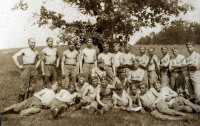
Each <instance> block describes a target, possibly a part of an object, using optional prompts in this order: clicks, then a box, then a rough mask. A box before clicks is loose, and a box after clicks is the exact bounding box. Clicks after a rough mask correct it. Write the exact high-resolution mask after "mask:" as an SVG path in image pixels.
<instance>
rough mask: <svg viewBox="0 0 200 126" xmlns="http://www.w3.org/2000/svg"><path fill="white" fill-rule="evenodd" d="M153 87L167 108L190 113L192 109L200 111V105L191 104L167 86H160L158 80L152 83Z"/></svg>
mask: <svg viewBox="0 0 200 126" xmlns="http://www.w3.org/2000/svg"><path fill="white" fill-rule="evenodd" d="M154 88H155V89H156V91H157V92H158V93H159V95H160V97H161V98H162V99H163V100H164V101H165V102H166V103H167V105H168V106H169V108H172V109H175V110H177V111H183V112H189V113H192V112H193V110H194V111H195V112H200V106H198V105H196V104H193V103H192V102H190V101H189V100H187V99H185V98H184V97H182V96H178V94H177V93H176V92H175V91H173V90H172V89H170V88H169V87H167V86H164V87H161V83H160V82H159V81H157V82H156V83H155V84H154Z"/></svg>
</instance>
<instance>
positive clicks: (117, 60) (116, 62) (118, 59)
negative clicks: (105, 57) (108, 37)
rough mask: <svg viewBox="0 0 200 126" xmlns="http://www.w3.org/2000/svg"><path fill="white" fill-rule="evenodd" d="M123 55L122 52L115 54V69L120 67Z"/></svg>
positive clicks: (113, 60)
mask: <svg viewBox="0 0 200 126" xmlns="http://www.w3.org/2000/svg"><path fill="white" fill-rule="evenodd" d="M121 55H122V52H117V53H114V54H113V58H112V62H113V64H114V66H115V67H119V66H120V56H121Z"/></svg>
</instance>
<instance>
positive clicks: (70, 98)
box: [56, 89, 77, 103]
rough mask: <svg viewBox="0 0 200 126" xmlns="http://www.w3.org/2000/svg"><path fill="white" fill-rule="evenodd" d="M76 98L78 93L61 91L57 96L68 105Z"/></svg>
mask: <svg viewBox="0 0 200 126" xmlns="http://www.w3.org/2000/svg"><path fill="white" fill-rule="evenodd" d="M76 96H77V93H74V94H70V92H69V91H68V90H65V89H61V90H60V92H59V93H58V94H56V99H58V100H59V101H63V102H66V103H72V102H73V101H74V98H75V97H76Z"/></svg>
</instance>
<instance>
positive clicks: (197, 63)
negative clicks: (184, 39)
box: [186, 51, 200, 69]
mask: <svg viewBox="0 0 200 126" xmlns="http://www.w3.org/2000/svg"><path fill="white" fill-rule="evenodd" d="M186 61H187V62H190V63H191V64H192V66H194V67H196V68H197V69H200V54H199V53H197V52H195V51H194V52H192V54H190V55H189V56H188V57H187V59H186Z"/></svg>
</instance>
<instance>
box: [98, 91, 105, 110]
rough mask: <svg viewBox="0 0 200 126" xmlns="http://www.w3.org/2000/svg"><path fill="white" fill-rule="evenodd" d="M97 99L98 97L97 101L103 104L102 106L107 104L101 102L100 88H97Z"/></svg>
mask: <svg viewBox="0 0 200 126" xmlns="http://www.w3.org/2000/svg"><path fill="white" fill-rule="evenodd" d="M96 99H97V102H98V103H99V104H100V105H101V106H103V107H104V106H105V104H104V103H103V102H101V100H100V88H99V89H98V90H97V94H96Z"/></svg>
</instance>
